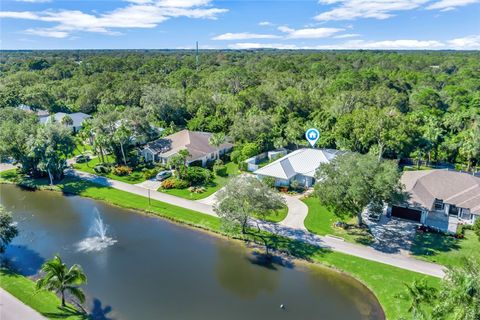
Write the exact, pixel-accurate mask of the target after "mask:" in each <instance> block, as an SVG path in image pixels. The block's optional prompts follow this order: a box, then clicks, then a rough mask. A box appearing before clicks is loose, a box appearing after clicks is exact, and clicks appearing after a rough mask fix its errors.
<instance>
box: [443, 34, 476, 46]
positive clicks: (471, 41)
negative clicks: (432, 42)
mask: <svg viewBox="0 0 480 320" xmlns="http://www.w3.org/2000/svg"><path fill="white" fill-rule="evenodd" d="M448 44H449V45H450V47H452V48H455V49H465V50H480V34H477V35H472V36H466V37H463V38H456V39H452V40H450V41H448Z"/></svg>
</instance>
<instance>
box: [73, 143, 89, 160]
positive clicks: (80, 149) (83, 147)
mask: <svg viewBox="0 0 480 320" xmlns="http://www.w3.org/2000/svg"><path fill="white" fill-rule="evenodd" d="M92 150H93V147H92V146H91V145H89V144H88V143H85V144H84V145H79V144H77V145H75V150H73V157H76V156H79V155H81V154H82V152H83V153H89V154H90V155H91V154H92Z"/></svg>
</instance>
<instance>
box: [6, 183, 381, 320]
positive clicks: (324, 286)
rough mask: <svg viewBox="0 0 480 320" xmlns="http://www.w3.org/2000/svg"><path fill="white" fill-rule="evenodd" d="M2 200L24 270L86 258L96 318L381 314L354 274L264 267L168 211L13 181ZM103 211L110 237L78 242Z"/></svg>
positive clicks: (17, 262)
mask: <svg viewBox="0 0 480 320" xmlns="http://www.w3.org/2000/svg"><path fill="white" fill-rule="evenodd" d="M0 203H1V204H2V205H3V206H5V207H6V209H7V210H10V211H11V212H13V215H14V219H15V221H17V222H18V226H19V230H20V234H19V236H18V237H17V238H16V239H15V240H14V241H13V243H12V244H11V245H10V246H9V247H8V249H7V251H6V254H5V257H4V259H7V260H8V263H9V264H10V265H11V266H13V267H14V268H16V269H17V270H18V271H19V272H21V273H23V274H25V275H27V276H32V275H35V274H36V273H37V272H38V270H39V268H40V266H41V264H42V263H43V262H44V261H45V260H46V259H49V258H51V257H53V255H54V254H56V253H58V254H60V256H61V257H62V259H63V260H64V261H65V262H66V263H67V264H73V263H78V264H80V265H81V266H82V267H83V269H84V271H85V273H86V274H87V276H88V284H87V285H85V287H84V289H85V292H86V294H87V303H86V307H87V310H89V311H90V312H92V313H93V314H94V318H95V319H182V320H189V319H195V320H203V319H205V320H207V319H208V320H215V319H221V320H225V319H232V320H235V319H263V320H264V319H278V320H282V319H297V320H298V319H302V320H303V319H323V320H328V319H335V320H341V319H348V320H355V319H384V316H383V312H382V310H381V307H380V306H379V304H378V302H377V300H376V299H375V297H374V296H373V295H372V293H371V292H370V291H368V290H367V289H366V288H365V287H364V286H363V285H361V284H360V283H359V282H358V281H355V280H353V279H352V278H350V277H346V276H344V275H342V274H340V273H337V272H334V271H331V270H329V269H326V268H321V267H316V266H310V265H303V264H297V265H294V266H288V267H285V266H280V265H271V266H269V267H265V266H263V265H261V264H259V263H257V262H256V261H257V260H256V257H255V256H254V255H252V253H251V252H250V251H249V250H247V249H246V248H245V246H244V245H242V244H241V243H238V242H234V241H229V240H225V239H223V238H220V237H216V236H212V235H210V234H208V233H205V232H200V231H197V230H193V229H191V228H186V227H183V226H181V225H177V224H174V223H171V222H169V221H166V220H164V219H159V218H157V217H150V216H146V215H142V214H138V213H136V212H134V211H131V210H124V209H120V208H117V207H114V206H109V205H106V204H104V203H102V202H98V201H94V200H91V199H85V198H81V197H77V196H64V195H62V194H60V193H54V192H47V191H35V192H32V191H24V190H21V189H19V188H18V187H15V186H11V185H0ZM98 217H100V218H101V219H102V220H103V222H104V224H105V225H107V226H108V229H107V230H106V234H107V236H108V237H110V238H111V239H110V240H112V241H111V243H109V246H107V247H106V248H103V249H102V250H101V251H89V250H79V244H80V243H82V241H84V240H85V239H86V238H88V237H91V236H92V226H93V225H96V224H97V223H98V222H99V221H98ZM281 304H284V305H285V307H286V308H285V309H281V308H280V305H281Z"/></svg>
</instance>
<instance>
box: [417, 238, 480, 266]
mask: <svg viewBox="0 0 480 320" xmlns="http://www.w3.org/2000/svg"><path fill="white" fill-rule="evenodd" d="M411 251H412V254H413V255H414V256H415V257H416V258H419V259H422V260H426V261H430V262H434V263H438V264H442V265H445V266H460V265H461V264H462V258H463V257H470V258H476V259H478V260H479V261H480V240H479V239H478V237H477V236H476V235H475V234H474V233H473V231H471V230H466V231H465V238H464V239H456V238H454V237H451V236H446V235H442V234H436V233H419V232H417V234H416V235H415V240H414V242H413V244H412V247H411Z"/></svg>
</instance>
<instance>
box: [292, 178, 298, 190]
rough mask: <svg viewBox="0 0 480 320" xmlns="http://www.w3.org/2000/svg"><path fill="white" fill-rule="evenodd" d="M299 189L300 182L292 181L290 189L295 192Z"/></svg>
mask: <svg viewBox="0 0 480 320" xmlns="http://www.w3.org/2000/svg"><path fill="white" fill-rule="evenodd" d="M299 187H300V182H298V180H292V182H290V188H292V189H293V190H297V189H298V188H299Z"/></svg>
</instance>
